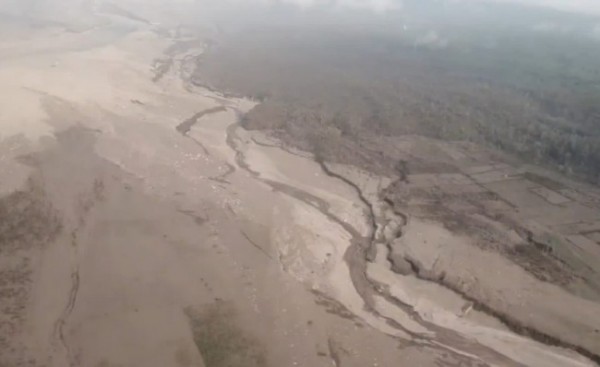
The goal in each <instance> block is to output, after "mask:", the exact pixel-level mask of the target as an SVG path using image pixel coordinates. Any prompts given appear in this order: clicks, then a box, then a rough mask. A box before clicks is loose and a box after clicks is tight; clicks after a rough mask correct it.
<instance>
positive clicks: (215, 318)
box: [0, 17, 598, 367]
mask: <svg viewBox="0 0 600 367" xmlns="http://www.w3.org/2000/svg"><path fill="white" fill-rule="evenodd" d="M103 19H104V20H105V21H104V22H102V23H99V24H100V25H99V26H98V27H96V28H93V29H90V30H87V31H86V32H79V33H78V32H70V31H67V30H65V29H62V28H61V27H60V26H56V25H52V24H42V25H40V26H38V27H31V28H29V27H24V28H23V29H20V30H19V29H17V30H15V31H14V33H15V37H14V38H13V39H12V40H11V41H10V42H9V41H3V42H5V43H6V44H2V45H0V46H1V47H0V50H1V51H0V55H1V56H2V57H1V58H0V82H1V83H0V85H1V86H0V88H2V92H3V95H5V96H7V98H5V99H3V100H2V101H0V104H1V105H0V110H2V115H1V117H0V118H1V120H0V124H1V126H2V130H1V131H0V136H1V140H0V152H1V156H0V170H2V177H3V180H2V182H0V192H1V193H2V197H1V198H0V213H1V215H2V226H1V227H0V265H1V268H0V277H1V278H0V289H1V292H0V296H1V297H2V302H1V304H2V309H1V310H0V325H1V327H0V365H7V366H60V367H62V366H94V367H108V366H182V367H184V366H207V367H224V366H244V367H253V366H261V367H262V366H310V367H315V366H331V365H334V366H338V367H340V366H344V367H348V366H361V367H363V366H390V367H391V366H445V365H449V366H522V365H528V366H557V367H559V366H561V367H562V366H593V365H594V364H593V362H592V361H591V360H590V358H594V357H595V356H597V354H594V353H597V350H598V349H597V347H598V336H597V335H596V336H594V335H592V336H586V335H587V334H586V335H583V336H581V337H570V338H567V339H565V338H563V339H562V340H568V341H569V342H568V343H565V344H558V345H556V344H557V343H550V344H554V345H548V344H544V343H543V340H538V339H535V338H530V337H528V336H527V335H523V333H517V332H516V331H515V330H514V328H511V327H510V325H506V322H505V320H503V319H502V318H500V317H498V315H495V314H493V313H491V312H486V310H485V309H481V308H478V307H474V304H473V301H472V300H471V299H469V298H468V297H465V295H464V294H463V293H461V292H458V291H457V290H456V289H454V290H453V289H452V288H451V287H449V286H448V284H444V283H443V282H441V283H440V282H434V281H432V279H431V277H429V278H428V277H427V276H424V275H423V274H424V273H422V272H420V271H417V272H416V273H415V269H414V266H415V264H416V261H420V262H419V264H420V266H421V267H423V268H424V269H427V270H429V271H430V273H431V274H435V271H436V270H437V269H438V268H436V263H437V262H438V260H437V259H436V258H435V257H434V255H432V252H433V253H436V252H441V251H442V250H440V249H437V248H435V247H434V248H428V247H426V246H416V245H417V244H419V243H420V242H419V241H422V242H423V243H428V244H429V245H431V246H436V243H438V244H439V243H440V242H443V241H447V240H455V241H459V240H457V239H455V238H453V237H452V236H451V235H450V234H448V233H446V232H445V230H444V229H443V228H442V226H441V225H440V224H439V223H434V222H427V221H425V220H423V219H419V218H415V217H413V216H411V215H410V214H407V213H405V212H398V211H397V210H395V209H394V208H393V207H392V206H391V205H390V203H389V202H386V201H385V200H384V198H383V197H382V195H380V193H381V191H382V190H383V189H385V188H386V187H388V186H389V185H391V184H392V183H393V182H394V180H395V178H392V177H379V176H373V175H371V174H367V173H366V172H363V171H361V170H359V169H357V168H354V167H351V166H345V165H339V164H333V163H331V162H324V161H320V160H318V159H315V157H313V156H312V154H310V153H308V152H302V151H298V150H295V149H293V148H291V147H287V146H285V145H283V144H282V143H281V142H280V141H279V140H277V139H274V138H272V137H270V136H269V135H268V134H266V133H264V132H260V131H247V130H245V129H244V128H242V126H241V125H240V118H241V116H242V115H243V114H244V113H246V112H247V111H249V110H250V109H252V108H253V107H254V106H255V105H256V102H255V101H251V100H248V99H244V98H237V97H232V96H227V95H223V94H220V93H218V92H217V91H212V90H209V89H207V88H204V87H200V86H197V85H193V84H192V83H190V82H189V75H190V70H191V68H192V64H193V63H194V62H195V59H197V58H198V57H200V56H201V54H202V52H203V51H204V50H205V48H206V44H205V42H204V39H203V38H202V37H201V35H197V34H193V32H191V31H190V32H188V33H186V32H181V30H179V31H177V32H175V31H172V32H171V31H170V30H168V29H158V26H157V25H153V24H148V23H147V22H141V21H136V20H135V19H134V20H129V21H127V22H125V23H123V22H124V21H123V20H122V19H121V18H119V20H116V18H112V17H105V18H103ZM159 30H160V32H159ZM465 252H469V251H468V250H465ZM441 253H443V252H441ZM394 254H396V255H398V254H400V255H399V256H400V257H401V258H406V259H408V260H411V259H412V261H413V262H412V263H410V262H407V263H406V264H404V265H406V266H408V268H407V269H405V270H406V271H405V272H404V273H403V272H402V271H399V270H398V269H399V267H401V266H402V264H401V262H400V261H395V262H393V261H392V262H390V260H393V259H394V256H393V255H394ZM460 255H461V254H458V255H455V256H460ZM465 256H466V255H465ZM472 256H474V257H475V256H478V255H477V254H475V255H472ZM432 257H433V258H434V259H433V260H432V261H433V262H432V263H431V264H430V263H428V261H430V260H431V259H432ZM449 258H450V260H448V261H452V258H451V257H450V256H449ZM482 259H485V257H484V255H481V256H480V257H477V258H475V259H468V258H467V259H466V260H465V259H462V260H460V261H463V260H464V261H467V262H469V261H471V262H469V263H468V264H465V265H464V266H462V268H464V269H469V266H471V267H472V266H474V263H473V262H472V261H482ZM439 261H440V262H442V261H443V260H439ZM456 261H459V260H456ZM442 265H443V264H442ZM442 265H440V266H442ZM451 265H452V266H457V267H460V266H458V265H456V264H455V263H453V264H451ZM459 265H460V264H459ZM508 266H509V265H507V269H509V268H508ZM500 270H503V269H500ZM500 270H499V271H500ZM471 274H473V276H476V273H475V272H472V273H471ZM449 275H451V274H449ZM459 275H460V274H459ZM438 278H439V277H438ZM478 284H479V283H478ZM537 284H538V283H536V282H535V280H534V279H532V280H531V283H530V285H531V287H532V288H534V287H536V286H537ZM501 285H502V284H501ZM494 286H499V285H497V284H484V283H481V287H484V288H483V290H482V292H485V291H489V292H495V291H496V289H494V288H485V287H494ZM548 287H550V286H548ZM502 290H503V291H505V292H508V291H509V290H510V288H508V286H506V288H502ZM540 292H542V291H540ZM547 292H555V294H557V295H559V296H560V297H563V298H562V299H565V300H567V301H568V302H571V304H573V305H575V306H576V307H577V310H578V312H580V313H581V314H580V315H577V316H573V317H574V318H576V319H577V320H575V321H573V322H575V323H576V322H577V321H578V320H584V321H586V322H587V323H588V325H591V326H590V327H591V328H594V327H596V325H598V320H597V319H598V315H596V313H595V312H594V311H593V310H594V309H596V310H597V308H595V307H596V305H597V304H596V303H594V302H593V301H586V300H584V299H580V298H576V299H571V298H568V297H570V296H568V295H566V294H564V293H560V292H559V290H556V289H554V288H548V290H547ZM573 297H575V296H573ZM532 299H533V301H535V300H536V298H535V297H533V298H532ZM533 301H532V302H533ZM556 314H557V315H558V317H563V315H562V314H561V313H560V312H558V311H556ZM582 315H584V316H582ZM568 320H570V319H568ZM568 320H567V321H568ZM552 327H554V326H552ZM555 327H556V328H558V329H552V328H550V329H549V331H548V333H554V332H556V331H557V330H558V331H560V330H561V329H560V328H561V325H560V323H557V325H556V326H555ZM570 331H572V330H570ZM590 332H592V333H593V331H590ZM596 332H597V329H596ZM577 346H579V347H580V349H579V350H578V349H577V348H576V347H577Z"/></svg>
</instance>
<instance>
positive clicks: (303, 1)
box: [261, 0, 600, 15]
mask: <svg viewBox="0 0 600 367" xmlns="http://www.w3.org/2000/svg"><path fill="white" fill-rule="evenodd" d="M261 1H262V2H267V3H277V2H287V3H293V4H296V5H299V6H302V7H310V6H314V5H323V4H328V5H333V6H347V7H352V8H368V9H372V10H375V11H386V10H390V9H398V8H401V7H402V0H261ZM445 1H447V2H450V3H451V2H475V1H487V2H511V3H517V4H525V5H536V6H546V7H551V8H555V9H559V10H566V11H573V12H578V13H584V14H596V15H600V0H445Z"/></svg>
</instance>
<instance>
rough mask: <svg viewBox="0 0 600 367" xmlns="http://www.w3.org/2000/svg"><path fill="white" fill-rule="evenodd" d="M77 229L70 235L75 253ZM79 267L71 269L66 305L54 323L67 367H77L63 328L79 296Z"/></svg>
mask: <svg viewBox="0 0 600 367" xmlns="http://www.w3.org/2000/svg"><path fill="white" fill-rule="evenodd" d="M76 232H77V229H76V230H74V231H73V232H72V233H71V246H73V248H75V252H77V234H76ZM79 283H80V278H79V265H77V264H75V265H74V266H73V269H72V270H71V289H70V290H69V297H68V300H67V304H66V306H65V308H64V309H63V311H62V312H61V314H60V316H59V317H58V319H57V320H56V322H55V326H54V334H55V335H56V336H58V340H59V341H60V343H61V345H62V346H63V348H64V350H65V354H66V356H67V360H68V361H69V366H77V365H78V361H77V358H76V357H75V356H74V355H73V351H72V350H71V347H70V346H69V343H67V340H66V337H65V331H64V329H65V326H66V324H67V320H68V318H69V317H70V316H71V313H72V312H73V309H74V308H75V303H76V302H77V295H78V294H79Z"/></svg>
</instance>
